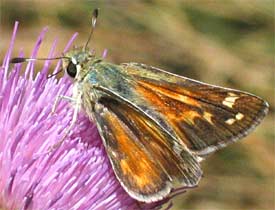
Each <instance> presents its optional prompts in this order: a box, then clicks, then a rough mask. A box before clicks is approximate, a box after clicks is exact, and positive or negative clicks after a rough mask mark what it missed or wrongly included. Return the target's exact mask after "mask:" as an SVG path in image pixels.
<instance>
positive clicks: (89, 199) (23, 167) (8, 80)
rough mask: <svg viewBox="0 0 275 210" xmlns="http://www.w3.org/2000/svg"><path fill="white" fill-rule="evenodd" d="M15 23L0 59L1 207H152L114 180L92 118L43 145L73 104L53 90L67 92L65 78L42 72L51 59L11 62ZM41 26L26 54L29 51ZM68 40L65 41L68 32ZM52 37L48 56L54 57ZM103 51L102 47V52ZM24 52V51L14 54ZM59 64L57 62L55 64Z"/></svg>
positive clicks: (67, 121)
mask: <svg viewBox="0 0 275 210" xmlns="http://www.w3.org/2000/svg"><path fill="white" fill-rule="evenodd" d="M17 27H18V23H16V24H15V28H14V32H13V35H12V39H11V44H10V47H9V49H8V52H7V54H6V57H5V58H4V60H3V65H2V67H0V208H1V209H9V210H13V209H26V210H27V209H29V210H37V209H39V210H43V209H140V208H142V209H154V208H158V207H160V205H161V204H162V203H163V202H158V203H152V204H143V203H139V202H138V201H136V200H134V199H132V198H131V197H130V196H129V195H128V194H127V193H126V192H125V191H124V190H123V188H122V187H121V185H120V183H119V182H118V181H117V179H116V177H115V175H114V173H113V170H112V167H111V165H110V163H109V160H108V158H107V156H106V153H105V150H104V147H103V144H102V141H101V139H100V136H99V134H98V132H97V129H96V127H95V125H94V124H92V123H91V122H90V121H89V120H88V118H87V117H86V116H85V115H84V114H81V113H80V114H79V117H78V121H77V123H76V125H75V126H74V128H73V129H72V131H71V132H70V134H69V135H68V136H67V137H66V141H65V142H64V143H63V144H62V145H61V146H60V147H59V148H57V149H56V150H54V151H53V152H51V153H49V154H47V150H48V149H49V148H50V147H51V146H52V145H54V144H55V143H56V142H58V141H59V140H60V139H61V138H62V137H63V135H64V130H66V128H67V127H68V125H69V124H70V122H71V119H72V112H73V108H72V107H71V106H70V104H68V102H64V101H63V102H61V103H60V104H59V105H58V107H57V109H56V112H55V114H53V115H52V114H51V110H52V107H53V104H54V100H55V98H56V96H58V95H70V94H71V82H70V81H69V80H68V79H67V78H66V77H64V78H62V79H60V80H57V79H56V78H54V77H53V78H50V79H47V74H48V70H49V68H50V64H51V61H50V60H48V61H46V62H45V63H44V67H43V68H42V70H41V71H39V72H38V73H37V74H35V73H34V72H35V70H34V69H35V62H33V61H30V62H28V63H27V64H26V68H23V66H24V65H25V64H24V65H23V64H20V63H19V64H15V65H10V64H9V60H10V58H11V54H12V48H13V45H14V41H15V35H16V31H17ZM45 33H46V29H44V30H43V31H42V33H41V34H40V36H39V37H38V40H37V42H36V45H35V47H34V49H33V53H32V55H31V57H32V58H35V57H36V55H37V53H38V49H39V47H40V45H41V43H42V39H43V37H44V35H45ZM75 37H76V35H74V36H73V38H72V39H71V40H70V42H69V43H68V46H67V47H66V49H65V50H67V49H68V47H69V45H70V44H71V43H72V41H73V39H74V38H75ZM56 44H57V42H54V43H53V45H52V48H51V50H50V52H49V55H48V57H54V50H55V47H56ZM105 54H106V53H105ZM20 56H23V53H21V54H20ZM59 66H60V62H59V63H58V64H57V66H56V67H55V69H56V70H57V69H58V68H59Z"/></svg>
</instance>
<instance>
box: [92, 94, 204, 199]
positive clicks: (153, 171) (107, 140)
mask: <svg viewBox="0 0 275 210" xmlns="http://www.w3.org/2000/svg"><path fill="white" fill-rule="evenodd" d="M94 117H95V119H96V122H97V127H98V129H99V132H100V135H101V137H102V138H103V142H104V145H105V148H106V151H107V154H108V156H109V159H110V161H111V164H112V167H113V169H114V172H115V174H116V176H117V178H118V180H119V181H120V182H121V184H122V186H123V188H124V189H125V190H126V191H127V192H128V193H129V194H130V195H131V196H132V197H133V198H135V199H137V200H139V201H143V202H153V201H158V200H161V199H162V198H164V197H165V196H167V195H168V194H169V193H170V191H171V189H172V187H173V184H174V183H179V184H181V186H186V187H192V186H195V185H197V183H198V181H199V180H200V178H201V175H202V171H201V169H200V165H199V163H198V158H197V157H196V156H195V155H193V154H192V153H191V152H190V151H189V150H188V148H186V147H184V145H182V144H180V143H178V142H177V139H174V138H173V137H172V136H170V135H169V133H167V132H166V131H165V130H163V129H162V128H161V127H160V126H158V124H156V123H155V122H154V121H152V120H151V119H150V118H149V117H147V116H146V114H141V113H140V112H139V111H137V110H136V109H134V108H132V107H130V106H129V105H127V104H126V103H123V102H119V101H117V100H115V99H112V98H110V97H101V98H100V99H99V101H98V103H97V104H96V105H95V112H94Z"/></svg>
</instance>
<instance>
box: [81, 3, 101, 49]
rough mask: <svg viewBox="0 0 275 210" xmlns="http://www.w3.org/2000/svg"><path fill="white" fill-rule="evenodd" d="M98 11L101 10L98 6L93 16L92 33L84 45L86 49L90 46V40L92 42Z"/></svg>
mask: <svg viewBox="0 0 275 210" xmlns="http://www.w3.org/2000/svg"><path fill="white" fill-rule="evenodd" d="M98 12H99V9H98V8H97V9H95V10H94V11H93V16H92V28H91V32H90V35H89V37H88V40H87V42H86V44H85V46H84V48H83V49H84V50H86V49H87V46H88V44H89V42H90V40H91V38H92V35H93V32H94V29H95V25H96V20H97V16H98Z"/></svg>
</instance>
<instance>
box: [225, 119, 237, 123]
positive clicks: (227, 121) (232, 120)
mask: <svg viewBox="0 0 275 210" xmlns="http://www.w3.org/2000/svg"><path fill="white" fill-rule="evenodd" d="M234 122H236V120H235V119H233V118H230V119H228V120H226V121H225V123H226V124H228V125H232V124H233V123H234Z"/></svg>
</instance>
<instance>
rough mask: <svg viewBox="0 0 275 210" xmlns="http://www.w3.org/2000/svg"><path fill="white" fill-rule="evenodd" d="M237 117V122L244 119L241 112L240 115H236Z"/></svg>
mask: <svg viewBox="0 0 275 210" xmlns="http://www.w3.org/2000/svg"><path fill="white" fill-rule="evenodd" d="M235 117H236V119H237V120H241V119H243V117H244V115H243V114H242V113H240V112H239V113H238V114H236V116H235Z"/></svg>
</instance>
